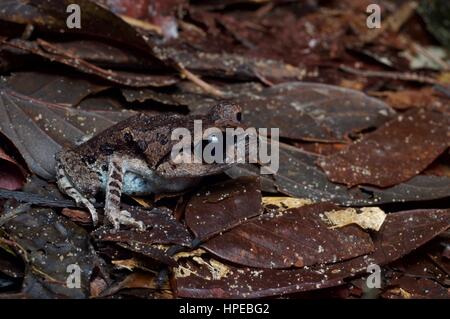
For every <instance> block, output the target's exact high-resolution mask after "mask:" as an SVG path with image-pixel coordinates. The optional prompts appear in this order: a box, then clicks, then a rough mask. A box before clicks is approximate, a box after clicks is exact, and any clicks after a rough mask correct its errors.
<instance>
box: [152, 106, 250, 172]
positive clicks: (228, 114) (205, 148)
mask: <svg viewBox="0 0 450 319" xmlns="http://www.w3.org/2000/svg"><path fill="white" fill-rule="evenodd" d="M189 121H190V122H192V123H189V124H188V125H187V126H189V127H186V128H180V130H179V131H178V132H177V131H175V132H173V134H172V135H175V136H179V140H178V141H177V142H176V143H174V144H173V146H172V151H171V154H169V155H168V156H167V157H166V160H165V161H163V162H161V163H160V165H158V167H157V168H156V172H157V173H158V174H159V175H161V176H164V177H169V178H173V177H200V176H207V175H213V174H217V173H220V172H223V171H224V170H226V169H228V168H229V167H231V166H232V165H234V164H236V163H242V162H245V161H246V159H247V157H248V154H249V145H250V144H251V143H256V140H257V136H256V131H255V129H254V128H246V127H244V126H243V125H242V124H241V108H240V107H239V106H238V105H236V104H231V103H221V104H219V105H216V106H214V107H212V108H211V109H210V111H209V112H208V114H206V115H203V116H190V117H189ZM247 160H248V159H247Z"/></svg>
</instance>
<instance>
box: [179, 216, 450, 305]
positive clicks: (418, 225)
mask: <svg viewBox="0 0 450 319" xmlns="http://www.w3.org/2000/svg"><path fill="white" fill-rule="evenodd" d="M448 227H450V210H415V211H404V212H398V213H395V214H389V215H388V216H387V218H386V221H385V222H384V224H383V226H382V228H381V229H380V231H379V232H377V233H375V234H374V235H373V240H374V246H375V251H374V252H373V253H371V254H368V255H364V256H360V257H357V258H353V259H351V260H347V261H342V262H338V263H334V264H331V265H319V266H316V267H305V268H302V269H292V270H280V269H255V268H238V267H236V266H232V265H225V266H226V267H227V269H228V271H227V276H226V277H222V278H221V279H220V280H214V279H212V274H211V273H210V270H209V269H208V268H207V267H204V266H202V265H201V264H198V263H196V262H195V261H189V260H187V261H185V262H184V263H182V264H180V266H178V268H179V267H183V268H185V269H188V271H184V274H185V275H184V276H176V274H177V272H175V276H174V279H175V282H176V292H177V295H178V296H179V297H190V298H211V297H216V298H243V297H245V298H256V297H266V296H275V295H283V294H289V293H294V292H300V291H309V290H316V289H321V288H326V287H332V286H338V285H341V284H343V282H344V280H346V279H348V278H351V277H354V276H356V275H359V274H362V273H365V272H366V271H367V267H368V266H369V265H371V264H377V265H380V266H381V265H385V264H387V263H389V262H392V261H394V260H396V259H399V258H400V257H402V256H404V255H405V254H407V253H409V252H411V251H412V250H414V249H416V248H418V247H420V246H422V245H423V244H424V243H426V242H427V241H429V240H431V239H432V238H434V237H435V236H436V235H438V234H440V233H442V232H443V231H445V230H446V229H447V228H448Z"/></svg>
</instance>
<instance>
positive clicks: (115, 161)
mask: <svg viewBox="0 0 450 319" xmlns="http://www.w3.org/2000/svg"><path fill="white" fill-rule="evenodd" d="M123 164H124V163H123V161H122V160H121V159H120V158H119V157H118V156H111V158H110V159H109V164H108V180H107V181H106V199H105V214H106V217H107V218H108V220H109V221H110V222H111V223H112V224H113V226H114V228H115V229H119V228H120V225H130V226H135V227H138V228H139V229H140V230H144V229H145V227H144V223H143V222H141V221H136V220H135V219H134V218H133V217H131V214H130V213H129V212H127V211H124V210H123V211H121V210H120V197H121V195H122V187H123V176H124V174H125V167H124V165H123Z"/></svg>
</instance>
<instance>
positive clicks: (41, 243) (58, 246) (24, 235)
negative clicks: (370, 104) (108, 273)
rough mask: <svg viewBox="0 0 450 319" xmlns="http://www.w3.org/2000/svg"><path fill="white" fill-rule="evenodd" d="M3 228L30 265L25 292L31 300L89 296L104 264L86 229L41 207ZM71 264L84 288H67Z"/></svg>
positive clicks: (25, 280) (28, 265)
mask: <svg viewBox="0 0 450 319" xmlns="http://www.w3.org/2000/svg"><path fill="white" fill-rule="evenodd" d="M2 229H3V230H4V231H5V232H6V233H7V234H8V236H9V238H10V239H11V240H12V241H14V242H15V243H17V247H16V248H19V252H20V253H21V255H22V258H23V259H24V261H25V263H26V264H27V270H26V275H25V279H24V283H23V292H24V293H26V295H27V296H28V297H32V298H44V297H45V296H47V298H53V297H54V296H61V297H62V296H65V297H70V298H87V297H89V293H90V292H89V291H90V286H89V280H90V276H91V275H92V273H93V271H94V268H95V267H99V266H101V263H102V262H101V259H100V258H99V257H98V256H97V255H96V253H95V251H94V249H93V247H92V245H91V244H90V242H89V236H88V234H87V233H86V231H85V230H84V229H82V228H80V227H79V226H77V225H75V224H74V223H72V222H70V221H68V220H67V219H65V218H62V217H60V216H58V215H57V214H56V213H55V212H54V211H52V210H51V209H39V208H34V209H30V210H28V211H27V212H26V213H22V214H18V215H17V216H15V217H14V218H12V219H10V220H9V221H8V222H6V223H5V224H4V225H3V226H2ZM21 247H22V248H23V250H21V249H20V248H21ZM69 265H78V267H80V270H81V271H80V276H81V289H72V288H70V287H68V286H67V285H66V283H67V276H68V273H67V269H68V267H69ZM72 271H74V270H72Z"/></svg>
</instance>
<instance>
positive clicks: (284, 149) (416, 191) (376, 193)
mask: <svg viewBox="0 0 450 319" xmlns="http://www.w3.org/2000/svg"><path fill="white" fill-rule="evenodd" d="M321 158H322V157H320V156H317V155H314V154H311V153H307V152H303V151H301V150H299V149H297V148H294V147H291V146H289V145H285V144H283V143H280V160H279V162H280V168H279V169H278V171H277V172H276V174H275V175H273V176H272V175H261V176H260V178H261V185H262V190H264V191H266V192H271V193H274V192H277V191H279V192H281V193H283V194H286V195H289V196H292V197H298V198H305V199H309V200H312V201H313V202H322V201H330V202H333V203H336V204H339V205H344V206H364V205H371V204H377V205H379V204H384V203H392V202H417V201H426V200H433V199H439V198H445V197H448V196H450V178H448V177H438V176H427V175H418V176H416V177H414V178H412V179H410V180H409V181H407V182H405V183H402V184H399V185H395V186H393V187H389V188H377V187H370V186H364V185H363V186H360V187H358V188H351V189H347V188H346V187H344V186H343V185H340V184H335V183H332V182H330V181H329V180H328V178H327V177H326V175H325V173H324V172H323V171H322V170H321V169H320V168H319V167H317V165H316V162H317V161H319V160H320V159H321ZM227 174H228V175H230V176H231V177H233V178H236V177H238V176H255V175H256V176H257V175H259V174H260V170H259V168H258V167H257V166H253V165H248V164H247V165H239V166H236V167H233V168H231V169H229V170H228V171H227Z"/></svg>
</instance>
